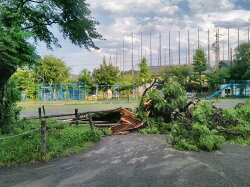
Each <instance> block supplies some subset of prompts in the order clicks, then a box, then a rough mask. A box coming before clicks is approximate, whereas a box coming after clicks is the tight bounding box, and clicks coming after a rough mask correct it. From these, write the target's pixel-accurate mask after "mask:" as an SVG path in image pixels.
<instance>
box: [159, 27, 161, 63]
mask: <svg viewBox="0 0 250 187" xmlns="http://www.w3.org/2000/svg"><path fill="white" fill-rule="evenodd" d="M159 63H160V66H161V32H160V33H159Z"/></svg>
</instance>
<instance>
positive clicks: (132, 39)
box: [131, 33, 134, 77]
mask: <svg viewBox="0 0 250 187" xmlns="http://www.w3.org/2000/svg"><path fill="white" fill-rule="evenodd" d="M131 55H132V77H134V35H133V33H132V54H131Z"/></svg>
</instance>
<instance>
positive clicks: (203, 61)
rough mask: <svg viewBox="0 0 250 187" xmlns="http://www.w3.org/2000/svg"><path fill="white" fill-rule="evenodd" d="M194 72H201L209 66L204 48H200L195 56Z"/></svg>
mask: <svg viewBox="0 0 250 187" xmlns="http://www.w3.org/2000/svg"><path fill="white" fill-rule="evenodd" d="M193 66H194V72H198V73H201V72H203V71H205V70H206V68H207V58H206V55H205V52H204V50H203V49H201V48H198V49H196V51H195V55H194V58H193Z"/></svg>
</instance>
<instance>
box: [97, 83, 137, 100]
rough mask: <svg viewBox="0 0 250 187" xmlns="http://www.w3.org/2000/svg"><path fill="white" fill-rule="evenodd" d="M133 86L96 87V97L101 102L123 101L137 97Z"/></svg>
mask: <svg viewBox="0 0 250 187" xmlns="http://www.w3.org/2000/svg"><path fill="white" fill-rule="evenodd" d="M134 92H135V90H134V85H133V84H128V85H96V89H95V95H93V96H94V97H96V98H97V99H98V100H99V101H100V100H110V99H117V100H119V99H122V98H128V97H130V96H132V97H133V98H134V97H135V93H134Z"/></svg>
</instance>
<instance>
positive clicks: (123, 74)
mask: <svg viewBox="0 0 250 187" xmlns="http://www.w3.org/2000/svg"><path fill="white" fill-rule="evenodd" d="M122 64H123V71H122V75H123V76H124V39H123V42H122Z"/></svg>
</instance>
